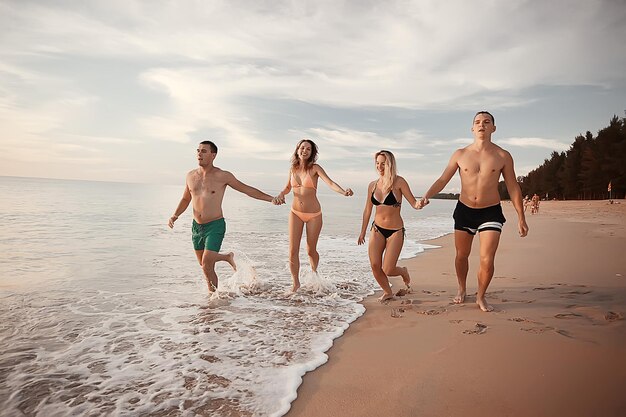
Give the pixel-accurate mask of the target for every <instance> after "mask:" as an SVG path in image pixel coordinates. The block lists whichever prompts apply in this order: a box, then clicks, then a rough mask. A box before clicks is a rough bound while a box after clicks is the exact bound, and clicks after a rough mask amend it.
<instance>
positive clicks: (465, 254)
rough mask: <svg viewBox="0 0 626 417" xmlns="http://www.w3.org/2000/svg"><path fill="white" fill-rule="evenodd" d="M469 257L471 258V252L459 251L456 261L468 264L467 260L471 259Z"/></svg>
mask: <svg viewBox="0 0 626 417" xmlns="http://www.w3.org/2000/svg"><path fill="white" fill-rule="evenodd" d="M469 256H470V251H466V250H459V249H457V251H456V258H455V259H456V260H457V262H467V260H468V259H469Z"/></svg>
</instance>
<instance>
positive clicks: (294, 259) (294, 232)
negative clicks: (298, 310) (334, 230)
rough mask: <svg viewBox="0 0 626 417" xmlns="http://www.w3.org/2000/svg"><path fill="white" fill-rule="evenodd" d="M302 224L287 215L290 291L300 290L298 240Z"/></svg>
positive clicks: (300, 221) (291, 215)
mask: <svg viewBox="0 0 626 417" xmlns="http://www.w3.org/2000/svg"><path fill="white" fill-rule="evenodd" d="M303 228H304V222H303V221H302V220H300V218H298V216H296V215H295V214H293V213H292V212H290V213H289V270H290V271H291V279H292V280H293V287H292V288H291V290H292V291H294V292H295V291H298V288H300V256H299V255H300V239H302V231H303Z"/></svg>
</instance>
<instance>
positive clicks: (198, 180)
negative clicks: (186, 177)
mask: <svg viewBox="0 0 626 417" xmlns="http://www.w3.org/2000/svg"><path fill="white" fill-rule="evenodd" d="M189 191H190V192H191V195H192V196H193V197H196V198H206V197H213V196H219V195H221V194H223V193H224V184H223V183H222V182H220V181H219V180H217V179H216V178H212V177H203V176H196V177H194V178H191V179H190V181H189Z"/></svg>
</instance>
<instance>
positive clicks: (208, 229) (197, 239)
mask: <svg viewBox="0 0 626 417" xmlns="http://www.w3.org/2000/svg"><path fill="white" fill-rule="evenodd" d="M225 233H226V221H225V220H224V218H223V217H222V218H221V219H217V220H213V221H212V222H208V223H203V224H199V223H198V222H196V221H195V220H194V221H193V223H192V224H191V241H192V242H193V248H194V249H195V250H210V251H213V252H219V251H220V248H221V247H222V241H223V240H224V234H225Z"/></svg>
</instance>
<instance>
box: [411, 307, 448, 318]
mask: <svg viewBox="0 0 626 417" xmlns="http://www.w3.org/2000/svg"><path fill="white" fill-rule="evenodd" d="M445 312H446V309H445V308H442V309H431V310H426V311H416V313H417V314H424V315H426V316H436V315H439V314H442V313H445Z"/></svg>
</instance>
